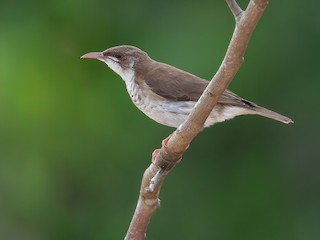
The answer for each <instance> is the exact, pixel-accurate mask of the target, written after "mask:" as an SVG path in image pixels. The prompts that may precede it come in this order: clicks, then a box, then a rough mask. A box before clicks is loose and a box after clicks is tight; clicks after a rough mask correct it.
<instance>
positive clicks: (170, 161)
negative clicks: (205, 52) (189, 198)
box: [125, 0, 269, 240]
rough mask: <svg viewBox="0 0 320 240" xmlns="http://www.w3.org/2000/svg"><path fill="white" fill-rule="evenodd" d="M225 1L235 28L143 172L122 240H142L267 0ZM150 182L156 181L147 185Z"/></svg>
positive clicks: (239, 60)
mask: <svg viewBox="0 0 320 240" xmlns="http://www.w3.org/2000/svg"><path fill="white" fill-rule="evenodd" d="M226 1H227V3H228V5H229V7H230V10H231V12H232V13H233V15H234V16H235V18H236V27H235V30H234V32H233V35H232V38H231V41H230V44H229V47H228V50H227V52H226V55H225V57H224V59H223V61H222V63H221V65H220V67H219V69H218V71H217V73H216V74H215V75H214V77H213V78H212V80H211V82H210V83H209V85H208V86H207V88H206V90H205V91H204V92H203V94H202V95H201V97H200V99H199V101H198V102H197V104H196V106H195V107H194V109H193V110H192V112H191V113H190V115H189V116H188V119H187V120H186V121H185V122H184V123H183V124H182V125H181V126H180V127H179V128H178V129H176V131H175V132H174V133H173V134H172V136H171V138H170V139H169V141H168V142H167V147H166V148H164V147H162V148H161V150H160V153H159V154H158V156H157V157H156V159H155V162H154V163H152V164H151V165H150V166H149V167H148V168H147V169H146V171H145V173H144V175H143V178H142V183H141V187H140V196H139V200H138V204H137V207H136V210H135V213H134V215H133V218H132V220H131V223H130V226H129V229H128V232H127V235H126V237H125V240H144V239H145V238H146V231H147V227H148V224H149V221H150V219H151V217H152V215H153V213H154V212H155V211H156V209H157V208H159V206H160V204H159V203H160V200H159V199H158V196H159V193H160V188H161V186H162V183H163V181H164V179H165V177H166V176H167V174H168V173H169V172H170V170H171V169H172V168H173V167H174V166H175V165H176V164H177V163H178V162H179V161H180V160H181V157H182V155H183V153H184V152H185V150H186V149H187V148H188V146H189V144H190V143H191V141H192V140H193V138H194V137H195V136H196V135H197V134H198V133H199V132H200V131H202V129H203V125H204V122H205V121H206V119H207V117H208V116H209V114H210V112H211V111H212V109H213V107H214V106H215V104H216V103H217V101H218V99H219V97H220V96H221V94H222V93H223V92H224V91H225V89H226V88H227V86H228V85H229V83H230V82H231V80H232V79H233V77H234V76H235V74H236V73H237V71H238V70H239V68H240V66H241V64H242V62H243V58H244V53H245V50H246V47H247V44H248V42H249V39H250V37H251V34H252V32H253V30H254V28H255V26H256V24H257V22H258V21H259V19H260V17H261V16H262V14H263V12H264V10H265V8H266V6H267V4H268V2H269V1H268V0H251V1H250V2H249V4H248V6H247V8H246V10H245V11H242V10H241V8H240V7H239V6H238V4H237V3H236V2H235V1H234V0H226ZM155 175H156V177H155ZM152 179H153V180H155V179H156V181H152V184H150V181H151V180H152ZM150 185H151V186H152V189H150ZM151 190H152V191H151Z"/></svg>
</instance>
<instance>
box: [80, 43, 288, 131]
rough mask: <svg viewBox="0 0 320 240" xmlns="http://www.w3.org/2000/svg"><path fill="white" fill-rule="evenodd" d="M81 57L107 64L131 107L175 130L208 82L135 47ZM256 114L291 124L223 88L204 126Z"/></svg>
mask: <svg viewBox="0 0 320 240" xmlns="http://www.w3.org/2000/svg"><path fill="white" fill-rule="evenodd" d="M81 58H89V59H97V60H100V61H102V62H104V63H106V64H107V65H108V67H109V68H110V69H112V70H113V71H114V72H115V73H116V74H118V75H119V76H120V77H121V78H122V79H123V81H124V82H125V85H126V89H127V91H128V93H129V96H130V98H131V100H132V102H133V103H134V105H135V106H136V107H137V108H138V109H139V110H140V111H142V112H143V113H144V114H145V115H147V116H148V117H149V118H151V119H152V120H154V121H156V122H157V123H160V124H162V125H165V126H168V127H173V128H178V127H179V126H180V125H181V124H182V123H183V122H185V121H186V119H187V117H188V115H189V114H190V113H191V111H192V109H193V107H194V106H195V105H196V103H197V101H198V100H199V98H200V96H201V94H202V93H203V92H204V90H205V89H206V87H207V86H208V84H209V81H208V80H205V79H203V78H200V77H197V76H195V75H193V74H191V73H188V72H186V71H183V70H181V69H179V68H176V67H173V66H171V65H169V64H166V63H162V62H158V61H156V60H153V59H152V58H150V57H149V55H148V54H147V53H146V52H144V51H142V50H140V49H139V48H137V47H134V46H130V45H120V46H115V47H111V48H108V49H106V50H104V51H102V52H89V53H87V54H84V55H83V56H81ZM246 114H256V115H261V116H263V117H267V118H271V119H274V120H276V121H279V122H282V123H285V124H289V123H293V121H292V120H291V119H290V118H289V117H286V116H283V115H281V114H279V113H276V112H274V111H271V110H269V109H266V108H264V107H260V106H258V105H257V104H255V103H253V102H251V101H248V100H246V99H244V98H241V97H239V96H238V95H236V94H235V93H233V92H232V91H230V90H228V89H226V90H225V91H224V92H223V94H222V95H221V96H220V98H219V100H218V102H217V103H216V105H215V106H214V108H213V110H212V111H211V113H210V114H209V116H208V118H207V120H206V121H205V123H204V127H209V126H211V125H213V124H215V123H218V122H223V121H225V120H229V119H232V118H234V117H236V116H239V115H246Z"/></svg>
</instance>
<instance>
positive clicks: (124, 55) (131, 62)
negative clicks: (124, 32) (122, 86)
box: [81, 45, 149, 81]
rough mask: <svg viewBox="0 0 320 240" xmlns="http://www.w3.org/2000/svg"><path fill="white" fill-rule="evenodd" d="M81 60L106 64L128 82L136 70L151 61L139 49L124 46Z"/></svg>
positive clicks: (85, 56) (86, 56)
mask: <svg viewBox="0 0 320 240" xmlns="http://www.w3.org/2000/svg"><path fill="white" fill-rule="evenodd" d="M81 58H93V59H98V60H100V61H102V62H105V63H106V64H107V65H108V66H109V67H110V68H111V69H112V70H113V71H114V72H116V73H117V74H118V75H120V77H121V78H122V79H123V80H125V81H128V80H130V79H128V78H130V77H131V78H132V76H133V75H134V69H135V68H136V67H137V66H138V65H139V64H141V63H142V62H144V61H145V60H147V59H149V56H148V54H147V53H145V52H143V51H142V50H140V49H139V48H136V47H133V46H128V45H122V46H116V47H112V48H109V49H107V50H105V51H103V52H90V53H87V54H85V55H83V56H81Z"/></svg>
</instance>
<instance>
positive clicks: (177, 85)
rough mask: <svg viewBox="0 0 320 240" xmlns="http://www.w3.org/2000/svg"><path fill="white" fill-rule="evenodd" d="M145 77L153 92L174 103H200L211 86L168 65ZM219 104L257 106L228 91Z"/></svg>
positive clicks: (163, 65) (154, 69)
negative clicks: (208, 86)
mask: <svg viewBox="0 0 320 240" xmlns="http://www.w3.org/2000/svg"><path fill="white" fill-rule="evenodd" d="M145 77H146V81H145V82H146V84H147V85H148V86H149V87H150V88H151V89H152V90H153V92H155V93H156V94H158V95H159V96H162V97H165V98H167V99H170V100H173V101H198V99H199V98H200V96H201V94H202V93H203V91H204V90H205V88H206V87H207V85H208V84H209V81H206V80H204V79H201V78H199V77H197V76H195V75H192V74H190V73H187V72H184V71H182V70H180V69H178V68H174V67H171V66H169V65H166V64H161V65H158V66H157V67H155V68H153V69H152V70H150V71H148V73H147V74H146V76H145ZM218 103H220V104H226V105H234V106H242V107H247V108H248V107H255V106H256V104H254V103H252V102H250V101H247V100H245V99H243V98H241V97H239V96H238V95H236V94H235V93H233V92H231V91H230V90H228V89H226V90H225V91H224V93H223V94H222V95H221V96H220V98H219V100H218Z"/></svg>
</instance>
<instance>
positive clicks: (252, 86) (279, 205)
mask: <svg viewBox="0 0 320 240" xmlns="http://www.w3.org/2000/svg"><path fill="white" fill-rule="evenodd" d="M270 2H271V3H270V5H269V6H268V9H267V11H266V12H265V14H264V16H263V17H262V19H261V21H260V23H259V24H258V26H257V28H256V31H255V32H254V34H253V37H252V39H251V41H250V43H249V46H248V49H247V52H246V55H245V62H244V64H243V66H242V68H241V69H240V71H239V73H238V74H237V75H236V77H235V79H234V81H233V82H232V84H231V85H230V89H231V90H233V91H234V92H236V93H237V94H239V95H240V96H243V97H245V98H247V99H249V100H252V101H254V102H256V103H258V104H260V105H262V106H265V107H268V108H270V109H273V110H275V111H278V112H280V113H282V114H284V115H288V116H290V117H292V118H293V119H294V121H295V123H294V124H292V125H289V126H287V125H283V124H281V123H278V122H275V121H272V120H269V119H265V118H262V117H259V116H242V117H238V118H236V119H234V120H231V121H228V122H225V123H220V124H217V125H215V126H213V127H211V128H209V129H206V130H205V131H204V132H202V133H201V134H200V135H199V136H198V137H197V138H196V139H195V140H194V141H193V143H192V145H191V146H190V148H189V150H188V151H187V152H186V154H185V156H184V158H183V161H182V163H180V164H179V165H178V166H177V167H176V168H175V169H174V171H173V172H172V173H171V174H170V175H169V176H168V178H167V180H166V182H165V184H164V186H163V188H162V192H161V196H160V197H161V200H162V207H161V209H160V210H158V211H157V212H156V214H155V215H154V217H153V219H152V221H151V224H150V226H149V229H148V237H149V239H154V240H158V239H220V240H233V239H245V240H250V239H260V240H264V239H266V240H270V239H273V240H277V239H279V240H280V239H281V240H286V239H288V240H289V239H290V240H296V239H297V240H300V239H301V240H313V239H314V240H316V239H320V191H319V184H320V174H319V167H320V166H319V165H320V164H319V160H320V141H319V132H320V127H319V121H320V107H319V100H320V97H319V93H318V91H319V87H320V83H319V80H320V78H319V77H320V74H319V55H320V51H319V50H320V48H319V43H320V31H319V11H318V10H319V7H320V2H319V1H308V2H302V1H289V0H284V1H273V0H271V1H270ZM246 4H247V1H241V5H242V6H243V7H244V6H246ZM233 27H234V20H233V16H232V14H231V13H230V11H229V9H228V7H227V5H226V3H225V2H224V1H222V0H221V1H190V0H189V1H177V0H171V1H165V0H163V1H150V0H149V1H147V0H138V1H106V0H105V1H99V0H94V1H72V0H69V1H62V0H57V1H32V0H30V1H15V0H10V1H3V0H1V2H0V239H3V240H14V239H18V240H38V239H39V240H40V239H48V240H51V239H52V240H53V239H54V240H56V239H59V240H60V239H62V240H63V239H68V240H69V239H78V240H81V239H91V240H102V239H122V238H123V237H124V235H125V233H126V230H127V227H128V225H129V222H130V219H131V216H132V213H133V211H134V208H135V204H136V200H137V197H138V190H139V185H140V180H141V177H142V174H143V171H144V169H145V168H146V167H147V166H148V165H149V164H150V157H151V153H152V151H153V150H154V149H155V148H158V147H159V146H160V144H161V140H162V139H163V138H165V137H166V136H167V135H169V134H170V133H171V132H172V131H173V129H171V128H168V127H164V126H161V125H159V124H157V123H155V122H153V121H151V120H150V119H148V118H147V117H146V116H144V115H143V114H142V113H141V112H139V111H138V110H137V109H136V108H135V107H134V106H133V104H132V103H131V101H130V99H129V97H128V96H127V93H126V90H125V87H124V83H123V81H122V80H121V79H120V78H119V77H118V76H117V75H116V74H115V73H113V72H112V71H111V70H110V69H108V68H107V66H106V65H104V64H103V63H101V62H98V61H93V60H86V59H84V60H83V59H81V60H80V58H79V57H80V56H81V55H82V54H84V53H87V52H91V51H102V50H104V49H106V48H109V47H112V46H115V45H121V44H131V45H135V46H137V47H140V48H141V49H143V50H145V51H146V52H148V53H149V55H150V56H151V57H152V58H154V59H156V60H158V61H163V62H166V63H169V64H171V65H174V66H177V67H179V68H182V69H184V70H187V71H189V72H192V73H194V74H196V75H198V76H201V77H203V78H206V79H210V78H211V77H212V76H213V74H214V73H215V71H216V69H217V68H218V66H219V64H220V62H221V60H222V58H223V56H224V53H225V51H226V48H227V45H228V43H229V40H230V37H231V34H232V31H233Z"/></svg>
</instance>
